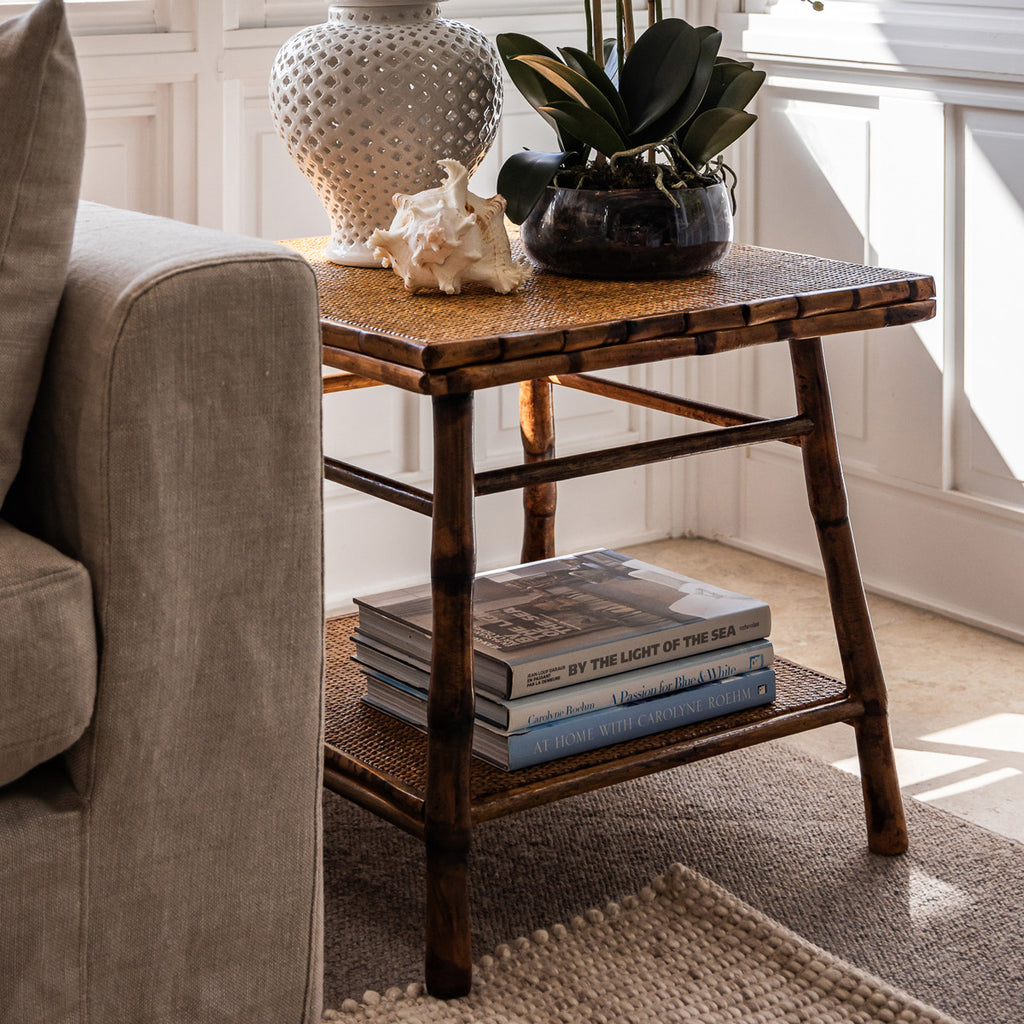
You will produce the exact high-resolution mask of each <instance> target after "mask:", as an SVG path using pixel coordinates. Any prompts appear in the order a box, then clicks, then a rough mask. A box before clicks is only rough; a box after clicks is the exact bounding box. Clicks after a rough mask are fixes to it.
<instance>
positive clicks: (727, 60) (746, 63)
mask: <svg viewBox="0 0 1024 1024" xmlns="http://www.w3.org/2000/svg"><path fill="white" fill-rule="evenodd" d="M718 62H719V64H739V66H740V67H742V68H746V69H747V70H748V71H753V70H754V62H753V61H752V60H733V58H732V57H719V58H718Z"/></svg>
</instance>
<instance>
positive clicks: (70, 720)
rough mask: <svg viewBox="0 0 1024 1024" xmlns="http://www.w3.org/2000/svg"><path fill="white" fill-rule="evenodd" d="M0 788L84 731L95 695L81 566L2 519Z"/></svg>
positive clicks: (88, 601) (88, 600) (88, 596)
mask: <svg viewBox="0 0 1024 1024" xmlns="http://www.w3.org/2000/svg"><path fill="white" fill-rule="evenodd" d="M0 552H2V557H0V786H3V785H6V784H7V783H8V782H12V781H13V780H14V779H17V778H19V777H20V776H22V775H24V774H25V772H27V771H28V770H29V769H30V768H34V767H35V766H36V765H38V764H42V762H43V761H47V760H49V759H50V758H51V757H55V756H56V755H57V754H59V753H60V752H61V751H62V750H67V748H68V747H70V746H71V744H72V743H74V741H75V740H77V739H78V737H79V736H81V735H82V733H83V731H84V730H85V727H86V726H87V725H88V724H89V719H90V718H92V708H93V701H94V700H95V697H96V630H95V627H94V625H93V614H92V587H91V585H90V583H89V574H88V573H87V572H86V571H85V568H84V566H82V565H80V564H79V563H78V562H76V561H74V559H71V558H67V557H66V556H65V555H62V554H61V553H60V552H59V551H55V550H54V549H53V548H52V547H50V546H49V545H48V544H44V543H43V542H42V541H40V540H37V539H36V538H35V537H30V536H29V535H28V534H26V533H22V532H21V531H20V530H16V529H14V527H13V526H11V525H10V524H9V523H5V522H4V521H3V520H2V519H0Z"/></svg>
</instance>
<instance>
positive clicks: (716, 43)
mask: <svg viewBox="0 0 1024 1024" xmlns="http://www.w3.org/2000/svg"><path fill="white" fill-rule="evenodd" d="M696 31H697V33H698V35H699V37H700V52H699V54H698V56H697V63H696V64H695V65H694V68H693V74H692V76H691V77H690V80H689V83H688V84H687V87H686V89H685V90H684V91H683V92H682V94H681V95H680V96H679V98H678V100H677V101H676V103H675V104H674V105H673V106H672V107H671V108H670V109H669V110H668V111H666V112H665V114H664V115H663V116H662V117H660V118H658V119H657V120H656V121H654V122H653V123H652V124H650V125H648V126H647V127H646V128H645V129H644V130H643V131H641V130H639V129H637V130H636V131H635V132H634V134H633V136H632V137H631V138H630V143H631V145H633V146H644V145H648V144H650V143H653V142H660V141H661V140H662V139H666V138H668V137H669V136H671V135H674V134H675V133H676V132H677V131H679V130H680V129H681V128H682V127H683V125H685V124H686V123H687V122H688V121H689V120H690V119H691V118H693V117H695V116H696V115H697V114H698V113H699V111H700V109H701V104H702V103H703V101H704V97H705V95H706V94H707V91H708V87H709V83H710V81H711V77H712V75H713V73H714V70H715V66H716V64H715V61H716V58H717V56H718V48H719V47H720V46H721V45H722V33H721V32H719V31H718V30H717V29H713V28H709V27H707V26H703V27H701V28H699V29H697V30H696Z"/></svg>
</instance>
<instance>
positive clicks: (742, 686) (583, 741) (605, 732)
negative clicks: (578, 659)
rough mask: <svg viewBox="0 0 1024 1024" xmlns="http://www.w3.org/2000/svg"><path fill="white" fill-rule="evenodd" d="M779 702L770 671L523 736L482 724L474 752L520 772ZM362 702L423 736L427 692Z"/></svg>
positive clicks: (402, 691)
mask: <svg viewBox="0 0 1024 1024" xmlns="http://www.w3.org/2000/svg"><path fill="white" fill-rule="evenodd" d="M774 699H775V670H774V669H770V668H766V669H760V670H758V671H756V672H744V673H743V674H742V675H738V676H732V677H730V678H729V679H723V680H721V681H720V682H716V683H703V684H701V685H700V686H696V687H693V688H692V689H689V690H677V691H675V692H673V693H667V694H664V695H662V696H661V697H651V698H649V699H648V700H642V701H639V702H637V703H635V704H619V705H615V706H613V707H607V708H603V709H601V710H600V711H591V712H589V713H588V714H584V715H577V716H575V717H572V718H565V719H562V720H561V721H557V722H551V723H549V724H547V725H538V726H535V727H534V728H532V729H523V730H520V731H518V732H507V731H506V730H504V729H499V728H497V726H494V725H491V724H489V723H488V722H483V721H480V720H479V719H478V720H477V721H476V723H475V724H474V728H473V753H474V754H475V755H476V756H477V757H480V758H482V759H483V760H485V761H488V762H489V763H491V764H493V765H496V766H497V767H498V768H502V769H504V770H505V771H515V770H516V769H518V768H528V767H529V766H530V765H534V764H544V763H546V762H548V761H555V760H557V759H558V758H561V757H568V756H569V755H570V754H579V753H582V752H583V751H586V750H596V749H598V748H599V747H607V746H611V745H612V744H613V743H621V742H623V741H625V740H630V739H636V738H638V737H641V736H649V735H651V734H653V733H658V732H665V731H667V730H668V729H677V728H679V727H680V726H684V725H691V724H692V723H694V722H702V721H705V720H706V719H709V718H717V717H719V716H721V715H728V714H731V713H733V712H735V711H743V710H746V709H747V708H752V707H759V706H760V705H762V704H770V703H771V702H772V701H773V700H774ZM363 700H365V701H366V703H367V704H370V705H371V706H373V707H375V708H377V709H378V710H380V711H383V712H385V713H387V714H390V715H392V716H394V717H395V718H399V719H401V720H402V721H403V722H406V723H408V724H409V725H412V726H415V727H416V728H417V729H420V730H421V731H422V730H425V729H426V724H427V701H426V694H425V693H424V692H423V691H422V690H417V689H415V688H414V687H411V686H405V685H403V684H401V683H398V682H392V683H389V684H382V687H381V688H379V689H378V690H377V691H375V693H374V695H373V696H372V697H371V695H370V693H369V692H367V694H366V696H365V697H364V698H363Z"/></svg>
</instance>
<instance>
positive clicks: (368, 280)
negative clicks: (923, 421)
mask: <svg viewBox="0 0 1024 1024" xmlns="http://www.w3.org/2000/svg"><path fill="white" fill-rule="evenodd" d="M326 242H327V239H326V238H306V239H297V240H292V241H289V242H286V243H285V244H286V245H288V246H289V247H291V248H293V249H295V250H296V251H298V252H299V253H301V254H302V256H304V257H305V258H306V260H308V261H309V263H310V264H311V265H312V267H313V269H314V271H315V273H316V276H317V282H318V285H319V290H320V315H321V323H322V326H323V334H324V343H325V346H329V347H333V348H337V349H340V350H345V351H348V352H352V353H359V354H362V355H365V356H368V357H370V358H372V359H377V360H381V361H383V362H385V363H390V364H391V365H392V366H400V367H409V368H413V369H416V370H425V371H428V372H431V371H434V372H436V371H443V370H451V369H459V368H466V367H475V366H480V365H485V364H488V363H500V362H506V361H509V360H521V359H528V358H535V357H538V356H543V355H550V354H554V353H566V352H581V351H586V350H588V349H594V348H597V347H602V346H607V345H618V344H630V343H634V342H642V341H645V340H649V339H661V338H665V337H668V336H672V335H676V336H678V335H689V336H692V335H696V334H700V333H705V332H715V331H728V330H734V329H737V328H749V327H755V326H759V325H771V324H773V323H780V322H792V321H794V320H799V319H801V318H809V317H817V316H822V315H827V314H841V313H849V312H854V311H862V310H870V309H880V308H882V307H891V306H898V305H905V304H915V303H921V301H922V300H928V299H931V298H932V297H933V296H934V294H935V288H934V282H933V281H932V279H931V277H928V276H927V275H923V274H916V273H906V272H904V271H899V270H890V269H886V268H881V267H867V266H861V265H859V264H853V263H842V262H838V261H835V260H827V259H822V258H819V257H815V256H806V255H802V254H799V253H789V252H782V251H779V250H775V249H762V248H757V247H754V246H746V245H733V247H732V249H731V250H730V252H729V254H728V255H727V256H726V257H725V259H724V260H723V261H722V262H721V263H720V264H719V265H718V266H717V267H715V268H714V269H713V270H710V271H708V272H706V273H703V274H699V275H697V276H696V277H690V278H683V279H677V280H658V281H643V282H638V281H618V280H611V281H608V280H585V279H581V278H571V277H563V276H561V275H558V274H551V273H547V272H544V271H540V270H535V272H534V274H533V276H532V277H531V278H530V279H529V281H527V283H526V284H525V286H523V287H522V288H521V289H520V290H519V291H517V292H514V293H512V294H510V295H498V294H496V293H494V292H492V291H490V290H488V289H485V288H483V287H479V286H471V287H470V288H469V289H467V290H466V291H464V292H463V293H462V294H459V295H444V294H441V293H437V292H427V293H415V294H414V293H411V292H408V291H406V290H405V287H404V285H403V283H402V281H401V279H400V278H399V277H398V276H397V275H396V274H394V273H392V272H390V271H388V270H383V269H365V268H355V267H342V266H337V265H336V264H333V263H330V262H329V261H328V260H327V258H326V255H325V246H326ZM513 252H514V255H516V256H517V257H518V258H525V257H524V255H523V253H522V250H521V248H520V244H519V242H518V240H516V239H513ZM925 318H926V315H925V314H924V313H922V315H919V316H914V317H913V319H925ZM624 361H629V362H632V361H634V360H632V359H629V360H624ZM343 368H347V367H343Z"/></svg>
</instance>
